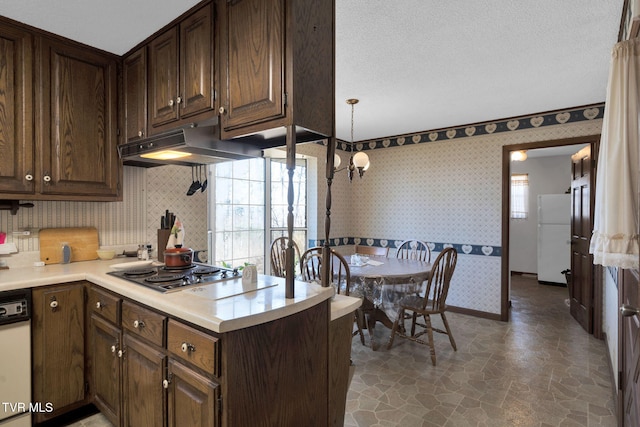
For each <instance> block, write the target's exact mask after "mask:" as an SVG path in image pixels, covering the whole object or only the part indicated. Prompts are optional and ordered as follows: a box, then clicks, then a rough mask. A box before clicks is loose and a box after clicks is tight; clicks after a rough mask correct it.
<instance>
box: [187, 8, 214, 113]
mask: <svg viewBox="0 0 640 427" xmlns="http://www.w3.org/2000/svg"><path fill="white" fill-rule="evenodd" d="M213 30H214V28H213V9H212V5H211V4H208V5H207V6H205V7H203V8H202V9H200V10H199V11H197V12H196V13H194V14H193V15H191V16H190V17H188V18H187V19H186V20H184V21H183V22H181V23H180V98H181V102H180V112H179V115H180V118H181V119H182V118H186V117H189V116H192V115H194V114H197V113H201V112H203V111H210V110H213V108H214V89H213V88H214V85H215V82H214V68H213V67H214V49H213V46H214V42H213V34H214V31H213Z"/></svg>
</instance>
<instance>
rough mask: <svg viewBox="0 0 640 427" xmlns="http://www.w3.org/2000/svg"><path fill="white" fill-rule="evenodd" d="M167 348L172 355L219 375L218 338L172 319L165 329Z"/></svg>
mask: <svg viewBox="0 0 640 427" xmlns="http://www.w3.org/2000/svg"><path fill="white" fill-rule="evenodd" d="M167 349H168V350H169V353H171V354H172V355H173V356H175V357H177V358H179V359H182V360H184V361H186V362H189V363H191V364H193V365H195V366H197V367H198V368H200V369H202V370H204V371H206V372H208V373H211V374H213V375H215V376H219V372H218V366H220V363H219V359H220V340H219V339H218V338H216V337H213V336H211V335H207V334H205V333H204V332H200V331H198V330H196V329H193V328H191V327H189V326H187V325H185V324H182V323H180V322H178V321H175V320H173V319H170V320H169V326H168V330H167Z"/></svg>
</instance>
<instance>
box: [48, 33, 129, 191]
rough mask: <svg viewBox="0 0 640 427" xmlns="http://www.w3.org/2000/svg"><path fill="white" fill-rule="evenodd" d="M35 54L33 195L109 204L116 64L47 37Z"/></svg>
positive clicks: (115, 165)
mask: <svg viewBox="0 0 640 427" xmlns="http://www.w3.org/2000/svg"><path fill="white" fill-rule="evenodd" d="M39 53H40V68H39V82H40V84H41V85H42V86H41V87H39V88H38V90H36V99H37V101H38V109H37V110H36V123H37V126H38V127H37V131H36V141H37V143H38V144H40V146H41V149H42V150H41V152H42V161H41V164H42V170H41V174H42V175H41V176H37V177H36V179H37V180H38V181H37V184H36V185H40V191H39V192H40V193H42V194H46V195H58V196H83V197H82V198H84V199H88V198H89V199H93V200H114V199H115V198H117V197H118V196H119V195H121V194H120V174H121V169H120V166H119V159H118V153H117V142H118V141H117V105H116V101H117V62H116V60H115V59H114V57H112V56H107V55H103V54H100V53H98V52H96V51H93V50H90V49H87V48H80V47H76V46H72V45H67V44H64V43H62V42H58V41H56V40H49V39H41V44H40V47H39ZM101 197H104V198H102V199H101ZM67 200H73V198H71V199H69V198H67Z"/></svg>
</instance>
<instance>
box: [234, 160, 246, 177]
mask: <svg viewBox="0 0 640 427" xmlns="http://www.w3.org/2000/svg"><path fill="white" fill-rule="evenodd" d="M233 179H249V161H240V162H233Z"/></svg>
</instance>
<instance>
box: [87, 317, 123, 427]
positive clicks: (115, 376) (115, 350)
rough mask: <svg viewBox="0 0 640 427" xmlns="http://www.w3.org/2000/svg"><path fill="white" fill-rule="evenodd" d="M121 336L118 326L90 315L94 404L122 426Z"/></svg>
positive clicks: (113, 421) (112, 420)
mask: <svg viewBox="0 0 640 427" xmlns="http://www.w3.org/2000/svg"><path fill="white" fill-rule="evenodd" d="M121 342H122V333H121V332H120V329H119V328H117V327H116V326H115V325H113V324H111V323H109V322H107V321H105V320H103V319H101V318H100V317H98V316H97V315H95V314H92V315H91V348H92V352H93V364H92V368H93V375H92V381H93V387H92V390H93V395H94V402H93V403H94V404H95V405H96V407H97V408H98V409H99V410H100V412H101V413H102V414H104V415H105V416H106V417H107V418H108V419H109V421H111V423H112V424H113V425H119V424H120V415H121V399H120V395H121V392H120V384H121V378H122V363H120V361H121V355H122V353H121V350H122V346H121Z"/></svg>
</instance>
